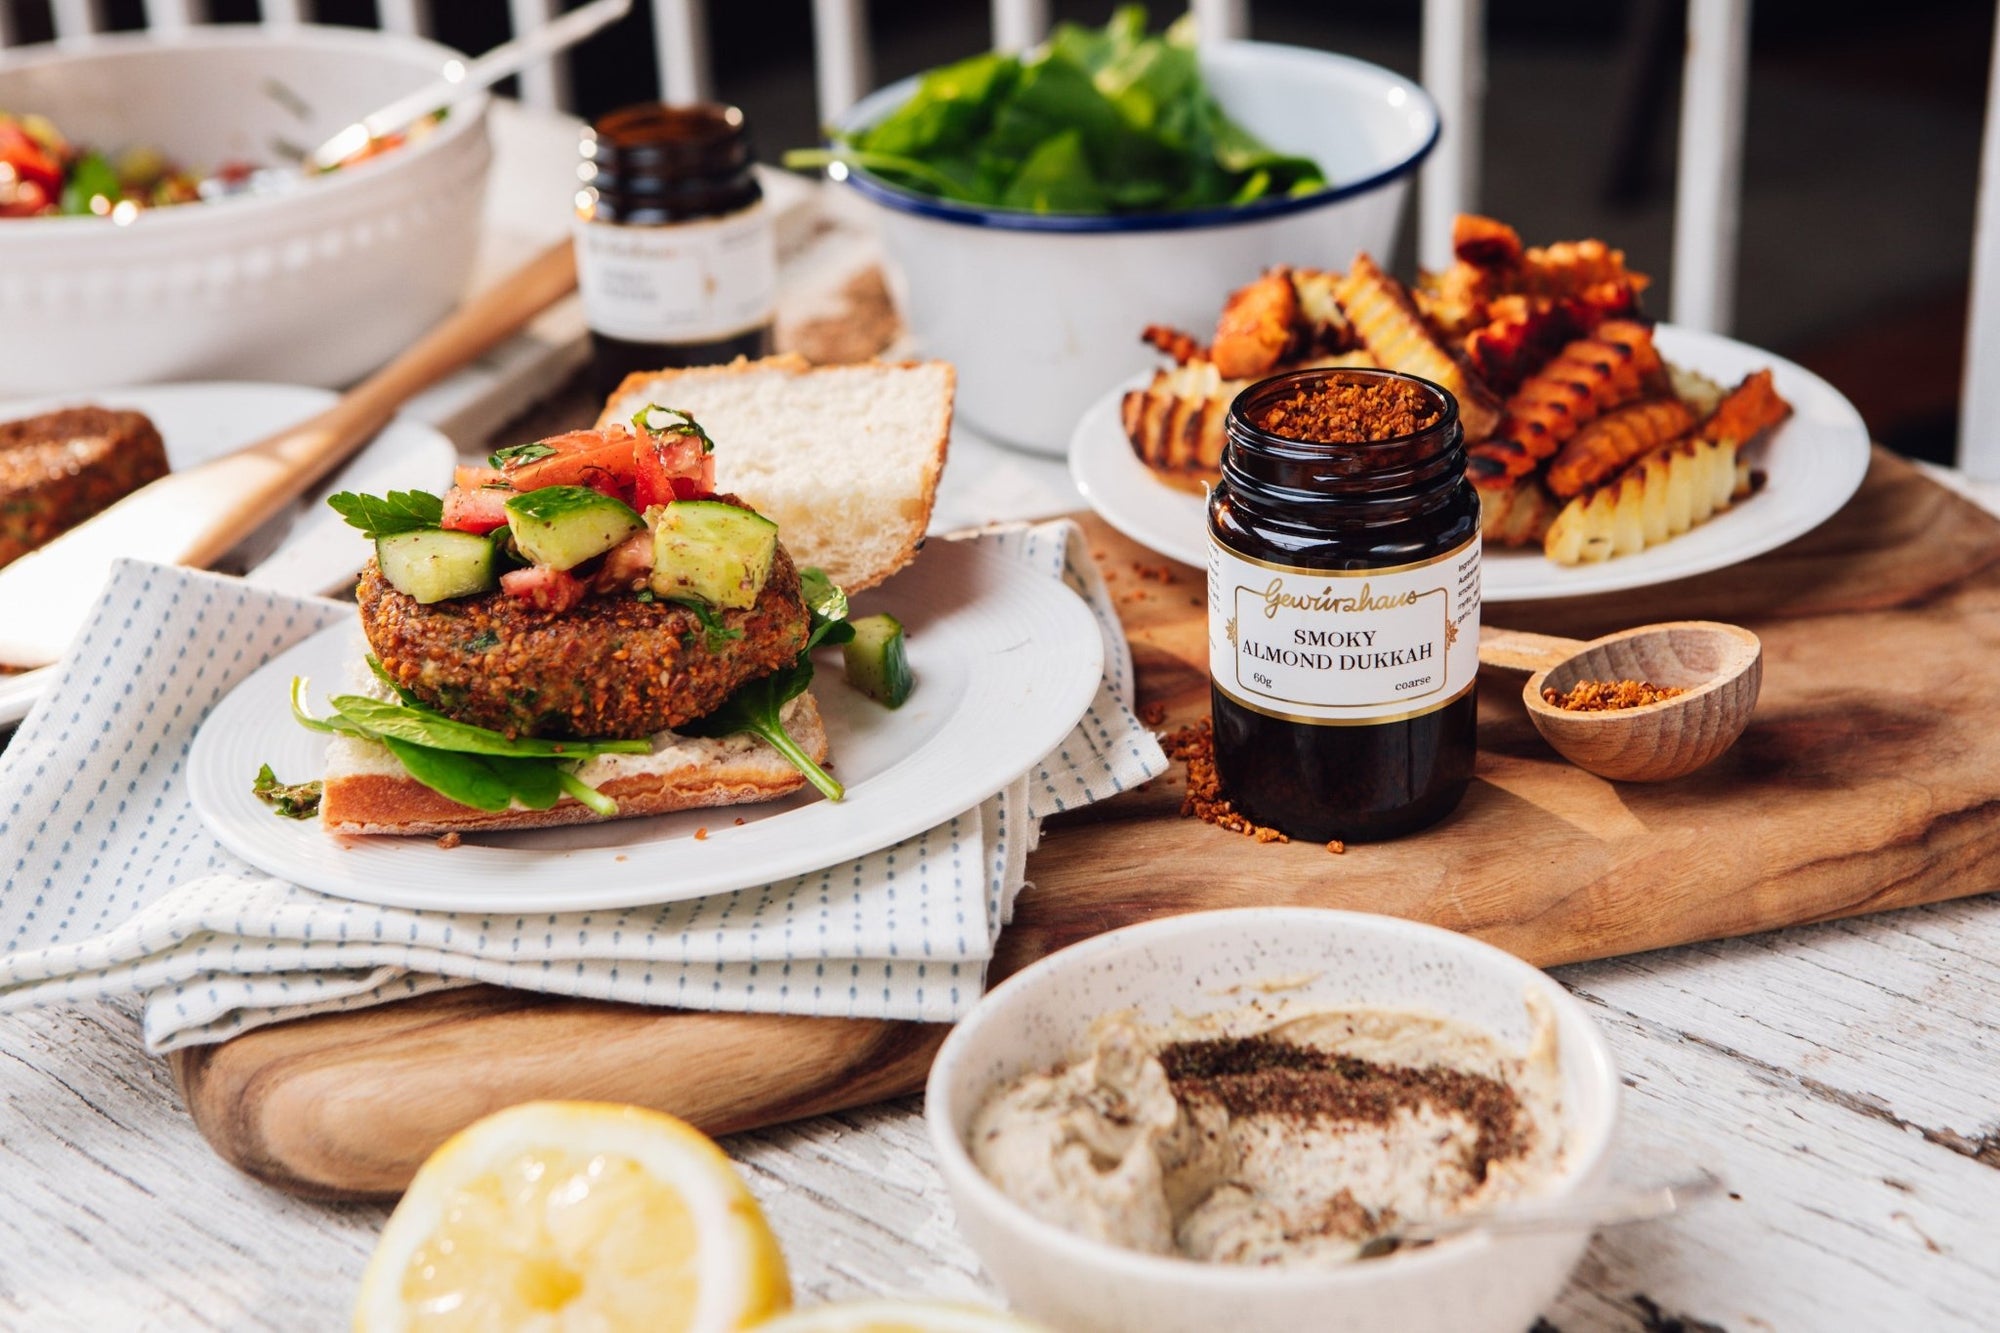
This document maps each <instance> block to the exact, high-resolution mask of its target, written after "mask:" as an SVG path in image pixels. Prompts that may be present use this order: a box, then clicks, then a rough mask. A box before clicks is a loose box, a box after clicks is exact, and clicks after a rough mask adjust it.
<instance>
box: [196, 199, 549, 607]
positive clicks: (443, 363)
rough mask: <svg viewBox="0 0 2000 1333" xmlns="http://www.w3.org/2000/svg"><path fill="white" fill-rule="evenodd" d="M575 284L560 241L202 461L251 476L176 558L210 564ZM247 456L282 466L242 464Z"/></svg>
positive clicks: (221, 468) (199, 564)
mask: <svg viewBox="0 0 2000 1333" xmlns="http://www.w3.org/2000/svg"><path fill="white" fill-rule="evenodd" d="M575 287H576V257H575V254H574V251H573V250H572V248H571V245H570V242H569V241H568V240H567V239H564V240H562V241H558V242H556V243H555V244H553V245H551V246H550V247H549V248H548V249H546V250H544V251H542V252H541V253H540V254H539V255H537V256H535V258H534V259H533V260H531V261H529V262H528V263H527V264H526V265H524V266H523V267H521V268H519V269H517V270H515V271H514V272H513V273H511V274H509V275H508V276H507V277H506V278H505V279H503V280H502V281H501V282H499V283H498V284H496V285H495V286H493V287H490V288H488V289H487V290H486V291H484V292H482V293H480V294H479V295H478V296H475V297H474V298H473V299H472V300H470V301H468V302H466V303H465V304H464V305H463V306H461V307H460V308H459V309H458V310H457V311H455V312H454V313H453V314H451V315H450V316H448V317H447V318H446V319H445V320H444V321H443V322H442V323H440V324H439V325H438V326H437V327H436V328H434V329H432V330H431V331H430V332H429V333H426V334H425V335H424V336H423V337H421V338H419V339H418V340H417V341H416V342H414V343H412V344H411V345H410V346H409V347H408V348H407V349H405V350H404V351H403V352H402V353H401V354H400V355H398V356H397V357H396V359H395V360H393V361H391V362H390V363H389V364H388V365H386V366H383V367H382V368H381V369H380V370H378V371H376V372H375V373H374V374H373V375H370V376H369V377H368V378H367V379H365V380H363V381H361V383H359V384H357V385H355V386H354V387H353V388H352V389H350V390H348V391H347V392H346V393H345V394H343V395H342V396H341V398H340V401H338V402H336V403H335V404H334V405H333V406H331V407H329V408H327V409H326V411H324V412H321V413H320V414H319V415H318V416H315V417H311V418H308V419H307V420H305V421H301V422H299V423H298V424H297V425H295V426H288V427H286V428H285V429H284V430H281V431H279V432H278V433H277V434H276V435H273V436H271V437H269V438H268V439H264V440H260V441H258V442H257V443H256V444H252V445H247V446H245V447H244V448H242V449H239V450H238V451H236V453H234V454H231V455H229V456H228V457H227V458H221V459H217V460H215V463H214V464H210V465H208V466H217V465H220V466H218V467H217V470H218V471H222V470H225V469H226V470H229V471H231V472H233V473H234V474H236V475H237V476H239V477H242V476H243V474H244V473H245V472H246V471H252V473H253V474H252V475H250V476H249V477H247V478H245V479H244V480H243V481H242V482H241V483H240V489H239V490H238V491H237V493H236V494H235V496H234V497H233V498H232V501H231V503H230V504H228V505H227V506H225V507H223V508H220V509H218V510H217V512H216V513H215V515H214V521H213V522H212V523H210V524H209V526H208V527H207V529H206V530H205V531H204V532H202V533H201V534H199V535H198V536H197V537H196V538H195V539H194V540H193V541H191V542H190V543H189V545H188V548H187V550H186V552H185V553H184V554H183V555H182V556H181V558H180V563H182V564H185V565H194V566H196V567H200V566H203V565H209V564H212V563H214V562H215V561H216V560H217V559H219V558H220V557H221V556H222V555H223V554H224V553H226V552H227V551H228V550H229V549H230V548H231V547H233V546H235V545H236V543H237V542H239V541H241V540H242V539H243V535H244V534H245V533H247V532H252V531H255V530H256V528H257V527H258V525H260V524H261V523H263V522H264V521H265V520H266V519H268V518H270V517H271V516H272V515H273V514H275V513H277V512H278V511H279V510H280V509H282V508H284V507H285V506H286V505H287V504H289V503H291V502H292V501H293V500H295V499H297V498H298V497H299V496H300V495H302V494H304V493H305V491H306V489H307V488H308V487H310V486H311V485H312V484H313V483H314V482H316V481H318V480H319V479H320V478H322V477H324V476H326V475H327V473H329V472H331V471H333V469H334V468H335V467H337V466H338V465H339V464H340V463H342V462H343V461H345V460H346V459H347V457H348V456H349V455H351V454H352V453H353V452H354V451H355V450H356V449H358V448H360V447H361V445H362V444H364V443H366V442H367V441H368V440H371V439H373V438H374V437H375V435H376V433H377V432H378V431H380V430H381V429H382V428H383V427H384V426H386V425H388V424H389V419H390V418H391V417H393V416H395V414H396V410H397V409H398V408H400V407H401V406H402V405H403V404H404V403H406V402H408V401H409V400H410V399H411V398H412V397H414V396H416V395H417V394H418V393H421V392H422V391H423V390H425V389H427V388H429V387H430V386H431V385H433V384H436V383H437V382H438V381H439V380H441V379H443V378H444V377H445V376H447V375H450V374H451V373H452V372H454V371H456V370H458V369H459V368H460V367H462V366H465V365H466V364H468V363H470V362H471V361H473V360H476V359H477V358H478V357H480V356H482V355H484V354H485V353H487V352H489V351H491V350H492V349H493V348H495V347H497V346H499V345H500V344H501V343H502V342H505V341H506V340H507V339H508V338H510V337H512V336H513V335H514V334H515V333H516V332H518V331H519V330H520V329H521V328H522V326H524V325H525V324H527V323H528V321H529V320H531V319H533V318H534V317H535V316H536V315H539V314H540V313H541V312H542V311H544V310H546V309H548V308H549V307H550V306H552V305H554V304H555V303H556V302H557V301H559V300H561V299H562V298H563V297H564V296H566V295H568V294H569V293H570V292H571V291H573V290H574V289H575ZM252 459H255V460H260V461H263V460H268V461H269V462H270V463H275V464H277V465H278V466H275V467H256V468H254V470H252V469H248V468H246V467H245V466H244V465H245V464H247V463H248V462H249V460H252Z"/></svg>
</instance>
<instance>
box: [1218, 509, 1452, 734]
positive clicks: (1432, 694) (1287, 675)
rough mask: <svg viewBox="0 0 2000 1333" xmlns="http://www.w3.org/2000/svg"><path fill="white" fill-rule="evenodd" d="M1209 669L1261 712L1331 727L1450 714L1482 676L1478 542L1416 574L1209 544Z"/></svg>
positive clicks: (1421, 566)
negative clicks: (1323, 565) (1445, 710)
mask: <svg viewBox="0 0 2000 1333" xmlns="http://www.w3.org/2000/svg"><path fill="white" fill-rule="evenodd" d="M1208 670H1209V675H1210V676H1211V678H1213V680H1214V681H1215V685H1216V688H1218V689H1220V690H1221V691H1222V692H1223V693H1224V694H1226V695H1228V696H1229V697H1230V698H1231V699H1233V700H1235V701H1236V702H1237V703H1239V704H1242V705H1243V706H1244V707H1245V708H1248V709H1251V710H1253V711H1255V712H1259V713H1264V714H1267V715H1269V716H1271V717H1278V718H1284V719H1285V720H1287V721H1291V722H1308V723H1315V724H1319V725H1323V726H1342V725H1366V724H1373V723H1384V722H1397V721H1401V720H1402V719H1404V718H1408V717H1415V716H1417V715H1418V714H1421V713H1428V712H1430V711H1432V710H1433V709H1438V708H1442V707H1444V706H1445V705H1446V704H1448V703H1451V702H1452V701H1453V700H1455V699H1457V698H1458V697H1459V696H1460V695H1462V694H1464V693H1465V691H1467V690H1469V689H1471V688H1472V685H1473V681H1474V678H1475V677H1476V676H1477V675H1478V672H1479V538H1478V536H1477V535H1475V536H1474V537H1473V538H1472V540H1470V541H1468V542H1466V543H1465V544H1464V545H1463V546H1460V547H1459V548H1458V549H1456V550H1454V551H1451V552H1448V553H1447V554H1444V555H1440V556H1436V557H1434V558H1432V559H1430V560H1425V561H1422V562H1420V563H1417V564H1413V565H1399V566H1394V567H1391V568H1388V569H1362V570H1331V569H1301V568H1299V567H1297V566H1294V565H1274V564H1271V563H1269V562H1267V561H1263V560H1252V559H1250V558H1249V557H1247V556H1244V555H1241V554H1239V553H1237V552H1236V551H1233V550H1231V549H1229V548H1228V547H1227V546H1224V545H1223V544H1222V543H1221V542H1219V541H1217V540H1215V538H1214V536H1213V535H1212V534H1211V536H1210V538H1209V543H1208Z"/></svg>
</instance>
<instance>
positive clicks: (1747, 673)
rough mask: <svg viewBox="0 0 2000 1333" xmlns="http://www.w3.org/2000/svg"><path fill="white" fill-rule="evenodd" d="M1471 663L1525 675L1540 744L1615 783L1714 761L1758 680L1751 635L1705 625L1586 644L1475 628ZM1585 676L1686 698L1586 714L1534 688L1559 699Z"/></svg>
mask: <svg viewBox="0 0 2000 1333" xmlns="http://www.w3.org/2000/svg"><path fill="white" fill-rule="evenodd" d="M1479 660H1480V662H1482V663H1483V664H1485V665H1487V666H1494V667H1501V668H1507V669H1512V670H1516V671H1532V672H1533V673H1534V674H1533V675H1531V676H1529V677H1528V683H1527V685H1526V686H1525V687H1524V688H1523V689H1522V691H1521V699H1522V702H1524V703H1526V704H1527V705H1528V717H1529V718H1530V719H1531V720H1532V721H1533V722H1534V724H1535V729H1536V730H1537V731H1539V732H1541V733H1542V738H1543V739H1544V740H1546V741H1547V742H1548V743H1549V744H1550V745H1552V746H1554V747H1555V748H1556V750H1557V752H1558V753H1560V754H1561V755H1562V757H1563V758H1565V759H1567V760H1569V761H1570V762H1571V763H1572V764H1575V765H1576V766H1577V767H1578V768H1582V769H1587V770H1588V771H1590V772H1592V773H1595V774H1597V775H1598V776H1599V777H1606V778H1614V779H1616V780H1618V781H1620V782H1666V781H1668V780H1669V779H1672V778H1677V777H1680V776H1682V775H1683V774H1687V773H1692V772H1694V770H1696V769H1697V768H1700V767H1701V766H1702V765H1703V764H1706V763H1708V762H1709V761H1710V760H1712V759H1714V758H1716V757H1717V756H1718V755H1720V754H1721V753H1722V752H1723V751H1724V750H1727V749H1728V748H1729V747H1730V746H1731V745H1733V744H1735V743H1736V738H1737V737H1738V736H1741V735H1742V734H1743V728H1744V727H1746V726H1748V725H1749V724H1750V713H1751V710H1753V709H1754V708H1756V706H1757V691H1758V688H1759V687H1760V686H1761V685H1762V684H1763V682H1764V646H1763V644H1761V643H1760V642H1758V639H1757V636H1756V635H1755V634H1752V633H1751V632H1750V631H1749V630H1747V629H1744V628H1743V627H1741V626H1740V625H1725V624H1721V623H1720V622H1717V621H1713V620H1676V621H1671V622H1668V623H1666V624H1660V625H1641V626H1640V627H1639V628H1637V629H1628V630H1624V631H1622V632H1620V633H1617V634H1607V635H1605V636H1604V637H1603V638H1601V639H1593V640H1591V641H1590V642H1589V643H1584V642H1582V641H1581V640H1578V639H1559V638H1555V637H1552V636H1550V635H1547V634H1523V633H1519V632H1517V631H1514V630H1504V629H1498V630H1496V629H1481V630H1480V632H1479ZM1585 680H1604V681H1618V680H1639V681H1645V682H1648V683H1649V684H1653V685H1667V686H1674V687H1677V688H1680V689H1684V690H1686V691H1687V693H1685V694H1679V695H1675V696H1674V697H1673V698H1671V699H1663V700H1661V701H1660V702H1659V703H1654V704H1643V705H1641V706H1639V707H1637V708H1614V709H1607V710H1605V711H1603V712H1592V713H1579V712H1571V711H1569V710H1568V709H1563V708H1557V707H1556V706H1555V705H1554V704H1551V703H1549V702H1548V701H1547V700H1546V699H1544V698H1543V697H1542V691H1543V690H1544V689H1551V690H1554V691H1555V692H1556V693H1558V694H1566V693H1568V692H1569V690H1570V689H1571V687H1573V686H1574V685H1576V684H1577V683H1578V682H1579V681H1585Z"/></svg>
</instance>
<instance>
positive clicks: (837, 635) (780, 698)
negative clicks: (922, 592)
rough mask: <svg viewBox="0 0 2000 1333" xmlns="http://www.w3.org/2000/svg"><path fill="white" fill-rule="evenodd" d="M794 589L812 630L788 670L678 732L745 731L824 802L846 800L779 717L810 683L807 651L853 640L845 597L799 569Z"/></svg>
mask: <svg viewBox="0 0 2000 1333" xmlns="http://www.w3.org/2000/svg"><path fill="white" fill-rule="evenodd" d="M799 587H800V590H801V591H803V592H804V593H805V599H806V608H807V610H809V611H810V612H811V613H812V629H811V630H810V631H809V632H808V633H807V635H806V646H805V647H803V648H801V649H800V650H799V655H798V657H797V658H796V659H795V660H794V661H793V662H792V664H791V665H790V666H788V667H780V668H779V669H778V670H776V671H774V672H772V673H771V674H770V675H768V676H765V677H764V678H763V679H762V680H753V681H751V682H750V683H749V684H748V685H745V686H743V687H742V688H741V689H739V690H737V691H736V693H734V694H732V695H730V696H729V698H728V699H727V700H726V701H725V702H724V703H723V705H722V707H720V708H718V709H716V710H715V711H714V712H713V713H710V714H709V715H708V716H707V717H704V718H700V719H698V720H696V721H694V722H690V723H689V724H688V725H687V726H685V727H683V728H681V730H682V731H684V732H686V733H687V734H688V735H690V736H733V735H735V734H736V733H738V732H746V731H747V732H749V733H750V734H751V735H752V736H755V737H757V738H758V739H759V740H762V741H763V742H764V743H765V744H767V745H769V746H770V747H771V748H772V749H774V750H776V751H777V752H778V753H779V754H781V755H783V756H784V757H785V758H786V759H787V760H788V761H789V762H790V763H791V765H792V767H794V768H796V769H798V770H799V772H801V773H803V774H805V775H806V781H807V782H810V783H812V785H813V786H815V787H817V788H818V789H819V791H820V793H821V794H822V795H823V796H825V797H826V798H827V799H828V800H829V801H837V800H839V799H841V798H842V797H843V796H845V795H847V788H845V787H843V786H841V785H840V783H838V782H836V781H835V780H834V777H833V774H831V773H829V772H827V771H826V770H825V769H823V768H821V767H820V766H819V765H818V764H816V763H814V762H813V757H812V756H811V755H809V754H807V753H806V752H805V751H804V750H802V749H800V748H799V744H798V742H797V741H794V740H793V739H792V738H791V737H790V736H788V735H787V734H785V728H784V724H783V723H782V722H780V721H779V715H780V714H782V713H783V712H784V711H785V705H786V704H788V703H790V702H791V701H792V700H794V699H796V698H798V697H799V696H800V695H801V694H804V693H805V692H806V688H807V687H808V686H810V685H811V684H812V678H813V664H812V651H813V649H815V648H817V647H819V646H820V645H821V644H823V643H829V644H831V643H846V642H847V641H848V640H849V639H851V638H853V637H854V627H853V626H852V625H850V624H848V623H847V594H846V593H844V592H842V591H841V590H840V589H839V588H838V587H836V586H835V585H834V582H833V580H832V579H829V578H828V577H827V576H826V571H824V570H820V569H802V570H800V571H799Z"/></svg>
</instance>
